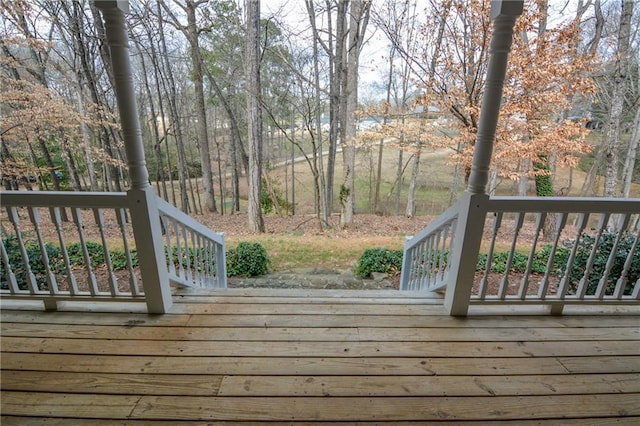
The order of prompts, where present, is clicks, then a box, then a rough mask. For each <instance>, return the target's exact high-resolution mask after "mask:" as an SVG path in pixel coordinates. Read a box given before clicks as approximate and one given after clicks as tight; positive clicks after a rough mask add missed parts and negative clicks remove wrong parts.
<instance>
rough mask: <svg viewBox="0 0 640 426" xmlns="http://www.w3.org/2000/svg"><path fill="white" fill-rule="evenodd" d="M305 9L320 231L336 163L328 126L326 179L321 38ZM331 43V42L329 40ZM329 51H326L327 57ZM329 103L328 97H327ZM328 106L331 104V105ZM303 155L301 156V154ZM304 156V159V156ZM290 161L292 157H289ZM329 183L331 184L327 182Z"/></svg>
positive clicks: (326, 218)
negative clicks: (310, 36) (308, 26)
mask: <svg viewBox="0 0 640 426" xmlns="http://www.w3.org/2000/svg"><path fill="white" fill-rule="evenodd" d="M305 6H306V7H307V13H308V15H309V22H310V23H311V29H312V31H313V41H312V47H313V102H314V108H315V114H314V116H311V114H309V115H310V119H309V121H310V123H313V122H315V126H313V125H311V126H310V128H309V129H308V130H309V132H310V134H311V141H312V145H313V149H314V152H313V161H312V162H311V164H310V166H311V171H312V173H313V175H314V191H315V198H314V200H316V206H317V207H316V210H315V213H316V215H317V217H318V219H319V221H318V222H319V227H320V230H322V229H323V228H324V227H325V226H328V225H329V215H330V214H331V212H332V200H333V167H334V164H333V163H335V153H334V154H333V155H334V157H333V160H332V159H331V155H332V150H331V126H333V124H330V130H329V132H330V135H329V157H328V161H327V176H326V178H325V176H324V173H323V168H324V153H323V149H324V148H323V141H322V116H321V111H322V100H321V91H320V66H319V60H320V59H319V49H318V44H319V43H320V37H319V35H318V30H317V28H316V17H315V12H314V9H313V1H312V0H307V1H305ZM330 37H331V36H330ZM330 40H331V39H330ZM330 51H331V49H329V52H328V53H330ZM332 61H333V59H332V57H331V55H330V54H329V63H330V68H331V63H332ZM299 84H300V87H303V82H302V79H301V78H300V77H299ZM330 99H331V95H330ZM330 102H331V101H330ZM329 110H330V112H329V116H330V120H331V114H332V113H331V106H330V107H329ZM303 154H304V152H303ZM305 156H306V155H305ZM292 158H293V157H292ZM291 167H292V175H291V180H292V182H295V176H294V175H293V160H292V166H291ZM329 179H331V180H329Z"/></svg>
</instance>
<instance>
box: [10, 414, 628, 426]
mask: <svg viewBox="0 0 640 426" xmlns="http://www.w3.org/2000/svg"><path fill="white" fill-rule="evenodd" d="M90 421H91V426H122V424H123V423H122V420H104V419H91V420H90ZM0 423H1V424H2V425H4V426H23V425H26V424H28V425H31V426H78V425H79V424H83V425H84V424H87V423H88V422H82V419H75V418H74V419H69V418H43V417H9V416H2V417H0ZM262 424H264V422H252V421H246V422H245V421H229V422H227V421H216V423H215V425H216V426H257V425H262ZM272 424H274V425H277V424H281V423H272ZM285 424H288V425H290V424H294V425H299V426H368V425H371V426H379V425H380V424H387V425H393V426H416V425H420V424H425V423H424V422H417V423H416V422H411V421H408V422H402V421H394V422H386V423H381V422H379V421H372V422H367V421H364V422H363V421H354V422H344V421H341V422H313V421H300V422H297V421H296V422H291V421H287V422H286V423H285ZM428 424H429V426H452V423H451V422H447V421H442V422H440V421H429V423H428ZM486 424H487V422H486V420H479V421H456V422H455V425H456V426H485V425H486ZM541 424H544V425H545V426H584V425H596V424H597V425H599V426H620V425H637V424H640V417H634V416H628V417H619V416H615V417H597V418H580V419H568V418H563V419H555V420H554V419H544V420H542V421H541V420H511V421H510V420H501V421H500V423H499V425H500V426H540V425H541ZM126 425H127V426H158V425H164V426H212V424H211V422H210V421H206V420H205V421H197V420H195V421H194V420H184V421H181V420H172V421H164V420H163V421H161V422H159V421H158V420H131V419H128V420H127V422H126Z"/></svg>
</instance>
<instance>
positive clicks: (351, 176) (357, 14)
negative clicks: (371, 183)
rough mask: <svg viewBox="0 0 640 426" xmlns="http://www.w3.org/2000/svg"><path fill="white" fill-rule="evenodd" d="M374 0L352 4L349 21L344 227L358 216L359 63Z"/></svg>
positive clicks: (344, 115) (342, 193) (356, 0)
mask: <svg viewBox="0 0 640 426" xmlns="http://www.w3.org/2000/svg"><path fill="white" fill-rule="evenodd" d="M370 7H371V2H370V1H363V0H353V1H352V3H351V11H350V20H349V45H348V46H349V49H348V54H347V62H348V64H347V73H346V81H344V83H345V85H344V86H343V87H345V88H346V90H345V93H343V94H342V97H343V99H346V105H345V110H344V111H341V116H342V123H344V125H345V126H344V131H343V132H342V134H343V135H344V137H343V139H342V145H343V146H342V156H343V182H342V186H341V187H340V201H341V206H342V211H341V215H340V225H341V226H342V227H348V226H350V225H351V224H352V223H353V215H354V213H355V165H356V148H355V145H354V138H355V135H356V117H355V112H356V108H357V106H358V64H359V58H360V51H361V49H362V43H363V42H364V35H365V31H366V29H367V23H368V21H369V10H370Z"/></svg>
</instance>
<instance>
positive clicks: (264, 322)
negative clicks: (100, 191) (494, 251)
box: [0, 289, 640, 426]
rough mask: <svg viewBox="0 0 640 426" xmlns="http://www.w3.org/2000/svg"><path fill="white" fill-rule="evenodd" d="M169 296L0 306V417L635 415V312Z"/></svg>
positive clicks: (238, 421) (265, 294)
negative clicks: (161, 307)
mask: <svg viewBox="0 0 640 426" xmlns="http://www.w3.org/2000/svg"><path fill="white" fill-rule="evenodd" d="M179 293H180V294H185V295H187V296H184V297H181V296H176V297H175V299H174V300H175V305H174V307H173V308H172V311H171V313H170V314H167V315H162V316H150V315H146V314H144V313H140V312H139V311H137V310H132V311H127V310H126V309H125V308H123V307H121V306H117V307H116V309H115V310H117V311H118V312H115V313H111V312H108V311H105V309H104V307H98V306H92V307H91V308H90V309H89V310H88V311H85V312H82V307H78V306H75V305H74V306H71V305H70V307H68V308H67V310H66V311H60V312H54V313H51V312H42V311H41V310H38V308H35V309H36V310H34V308H29V307H28V306H22V305H16V306H13V305H12V304H5V303H3V302H0V303H2V312H1V313H0V319H1V321H2V326H1V329H2V347H1V350H2V357H1V359H0V362H1V367H2V375H1V376H0V384H1V388H2V395H1V403H2V418H1V421H2V424H3V425H18V424H19V425H22V424H33V425H43V426H44V425H47V426H49V425H56V426H68V425H75V424H92V425H98V426H111V425H115V424H123V421H125V420H126V422H127V424H131V425H133V426H149V425H175V426H182V425H186V424H190V425H194V424H195V425H198V424H200V425H204V424H207V422H208V421H215V422H216V424H231V423H228V422H232V424H234V425H236V426H239V425H243V424H244V425H247V424H255V422H260V421H275V422H283V423H286V424H289V423H292V422H294V423H300V424H319V423H316V422H318V421H320V422H325V423H322V424H323V425H326V424H331V423H332V422H333V424H341V425H342V424H347V425H348V424H352V425H356V424H358V425H367V424H379V423H386V424H393V425H403V424H406V425H408V424H415V423H411V422H415V421H419V422H426V423H428V424H434V425H439V424H440V425H442V424H452V423H454V424H463V425H464V424H466V425H481V424H486V423H487V422H495V421H499V422H500V424H501V425H513V424H525V425H526V424H539V422H540V421H543V422H544V423H545V424H547V423H548V424H556V425H559V424H566V425H582V424H594V423H597V424H605V425H608V424H637V423H639V422H640V316H638V315H637V314H635V313H634V312H633V311H629V310H624V309H623V310H621V311H620V313H619V314H612V313H611V312H608V313H607V312H601V311H599V310H598V309H586V310H585V311H584V312H583V313H581V314H580V315H567V316H562V317H552V316H532V315H524V316H523V315H518V316H504V315H486V314H485V315H483V316H476V317H470V318H467V319H458V318H451V317H448V316H446V315H444V310H443V308H442V306H441V305H439V303H441V301H440V300H439V299H438V298H437V297H434V296H432V295H429V296H426V297H422V296H420V295H417V294H411V295H410V296H409V297H408V298H406V299H404V298H403V296H402V295H401V294H400V293H398V292H366V293H358V292H340V291H327V292H317V291H316V292H313V291H308V290H292V291H283V290H276V291H273V292H271V291H269V290H256V291H255V292H254V291H252V290H247V289H238V290H228V291H215V292H206V291H198V292H186V291H180V292H179ZM360 296H362V297H360ZM109 306H115V305H107V308H108V307H109ZM136 309H137V308H136ZM572 309H574V310H575V309H576V308H575V307H574V308H572ZM187 422H188V423H187ZM218 422H221V423H218ZM403 422H404V423H403Z"/></svg>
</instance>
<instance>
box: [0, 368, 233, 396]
mask: <svg viewBox="0 0 640 426" xmlns="http://www.w3.org/2000/svg"><path fill="white" fill-rule="evenodd" d="M222 377H223V376H220V375H211V374H207V375H175V374H144V375H142V374H108V373H92V374H86V373H70V372H47V371H19V370H2V376H1V378H0V382H1V387H2V390H3V391H5V390H11V391H25V392H27V391H31V392H70V393H93V394H114V395H115V394H120V395H192V396H194V395H200V396H204V395H210V396H214V395H217V394H218V391H219V389H220V383H221V382H222Z"/></svg>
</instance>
